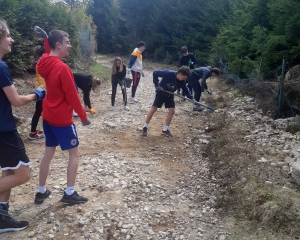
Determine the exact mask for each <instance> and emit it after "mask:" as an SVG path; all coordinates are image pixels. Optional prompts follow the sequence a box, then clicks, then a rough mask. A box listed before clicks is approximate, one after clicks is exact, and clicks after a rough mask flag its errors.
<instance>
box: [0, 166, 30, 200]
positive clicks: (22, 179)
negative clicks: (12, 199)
mask: <svg viewBox="0 0 300 240" xmlns="http://www.w3.org/2000/svg"><path fill="white" fill-rule="evenodd" d="M29 179H30V170H29V167H28V166H23V165H21V166H20V167H19V168H18V169H16V170H5V171H2V176H1V178H0V202H7V201H8V200H9V196H10V191H11V189H12V188H14V187H16V186H19V185H21V184H24V183H26V182H27V181H28V180H29Z"/></svg>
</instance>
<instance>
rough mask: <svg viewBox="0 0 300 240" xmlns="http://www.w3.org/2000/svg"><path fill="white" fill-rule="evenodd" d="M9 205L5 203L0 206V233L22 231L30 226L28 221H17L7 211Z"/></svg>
mask: <svg viewBox="0 0 300 240" xmlns="http://www.w3.org/2000/svg"><path fill="white" fill-rule="evenodd" d="M7 209H8V207H6V206H5V205H4V204H1V206H0V233H4V232H14V231H21V230H23V229H25V228H27V227H28V226H29V223H28V222H27V221H17V220H15V219H13V218H12V217H10V216H9V215H8V212H7Z"/></svg>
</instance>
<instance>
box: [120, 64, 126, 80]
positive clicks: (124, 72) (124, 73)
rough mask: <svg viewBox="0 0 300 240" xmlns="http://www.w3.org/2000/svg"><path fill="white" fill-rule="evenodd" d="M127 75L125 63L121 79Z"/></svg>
mask: <svg viewBox="0 0 300 240" xmlns="http://www.w3.org/2000/svg"><path fill="white" fill-rule="evenodd" d="M125 77H126V66H125V64H123V72H122V77H121V80H122V79H124V78H125Z"/></svg>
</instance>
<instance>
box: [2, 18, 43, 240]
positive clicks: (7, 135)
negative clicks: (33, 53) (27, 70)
mask: <svg viewBox="0 0 300 240" xmlns="http://www.w3.org/2000/svg"><path fill="white" fill-rule="evenodd" d="M13 43H14V40H13V39H12V38H11V36H10V32H9V29H8V26H7V24H6V22H5V21H4V20H0V123H1V124H0V156H1V157H0V167H1V171H2V175H1V177H0V233H4V232H9V231H20V230H23V229H25V228H27V227H28V226H29V223H28V222H27V221H17V220H15V219H13V218H12V217H11V216H9V214H8V210H9V204H8V202H9V199H10V194H11V190H12V188H14V187H16V186H19V185H22V184H24V183H26V182H27V181H28V180H29V179H30V170H29V164H30V162H29V159H28V157H27V155H26V150H25V147H24V144H23V141H22V139H21V137H20V134H19V133H18V131H17V127H16V124H15V121H14V117H13V114H12V107H11V105H13V106H14V107H20V106H23V105H26V104H28V103H30V102H32V101H38V100H42V99H43V98H44V97H45V94H46V93H45V89H44V87H43V86H40V87H38V88H37V89H35V90H34V91H33V92H32V93H31V94H29V95H19V94H18V93H17V90H16V88H15V86H14V84H13V82H12V78H11V76H10V72H9V69H8V66H7V65H6V63H5V62H3V61H2V58H3V57H4V55H5V54H8V53H10V52H11V48H12V44H13ZM0 238H1V237H0Z"/></svg>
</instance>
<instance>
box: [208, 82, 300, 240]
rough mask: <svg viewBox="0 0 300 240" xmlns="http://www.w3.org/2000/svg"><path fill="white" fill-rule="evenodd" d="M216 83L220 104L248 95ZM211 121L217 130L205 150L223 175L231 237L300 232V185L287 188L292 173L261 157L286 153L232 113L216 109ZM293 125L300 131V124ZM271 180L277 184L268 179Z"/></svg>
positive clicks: (213, 167)
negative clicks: (252, 134)
mask: <svg viewBox="0 0 300 240" xmlns="http://www.w3.org/2000/svg"><path fill="white" fill-rule="evenodd" d="M215 84H218V89H219V90H221V91H220V92H221V93H222V94H219V96H218V97H217V98H214V99H212V100H211V101H212V103H211V105H213V106H215V107H216V109H218V108H223V107H224V108H225V107H227V106H230V104H231V101H232V99H233V98H238V99H239V98H241V96H242V95H243V94H241V93H240V92H239V91H238V90H234V91H232V90H230V89H228V90H226V86H223V85H221V84H220V82H218V81H217V82H216V83H215ZM227 91H231V93H232V94H230V95H229V94H228V93H227ZM243 93H245V94H246V95H248V94H247V93H246V92H243ZM256 100H257V99H256ZM262 100H263V99H262ZM262 104H263V103H262ZM211 121H212V122H213V123H214V130H213V131H212V132H211V135H212V138H211V141H210V143H209V144H208V145H207V149H206V150H205V155H206V156H209V161H210V171H211V172H212V174H213V175H214V176H215V177H216V178H217V179H220V188H219V190H220V191H219V194H218V198H217V204H218V207H220V208H221V209H223V210H224V214H225V216H226V220H227V223H228V224H230V223H229V222H234V224H232V225H231V226H228V228H229V229H230V232H232V234H231V238H230V239H247V240H248V239H266V240H267V239H270V240H271V239H272V240H275V239H278V240H279V239H294V238H295V237H298V236H300V229H299V227H298V226H297V225H298V222H299V221H300V213H299V212H300V210H299V205H300V193H299V189H298V188H297V186H295V185H294V186H295V190H292V189H283V188H282V187H283V186H284V185H285V184H286V183H287V182H288V181H289V179H287V177H288V176H284V175H283V173H282V172H281V169H280V168H278V167H273V166H271V165H270V164H260V163H258V161H257V160H258V159H260V158H261V157H265V158H267V159H272V161H273V162H276V161H278V162H282V161H283V159H284V156H283V155H281V154H279V153H278V152H277V151H274V150H272V148H269V147H268V146H258V145H256V144H254V143H251V142H247V141H245V139H244V137H245V136H246V135H249V132H248V133H247V129H248V128H249V126H248V125H247V124H245V123H243V122H242V121H239V120H238V119H236V120H235V119H232V118H227V116H226V113H224V114H215V115H211ZM288 130H289V131H290V132H297V131H298V128H291V129H288ZM266 181H270V182H272V183H273V185H272V186H270V185H266Z"/></svg>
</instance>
